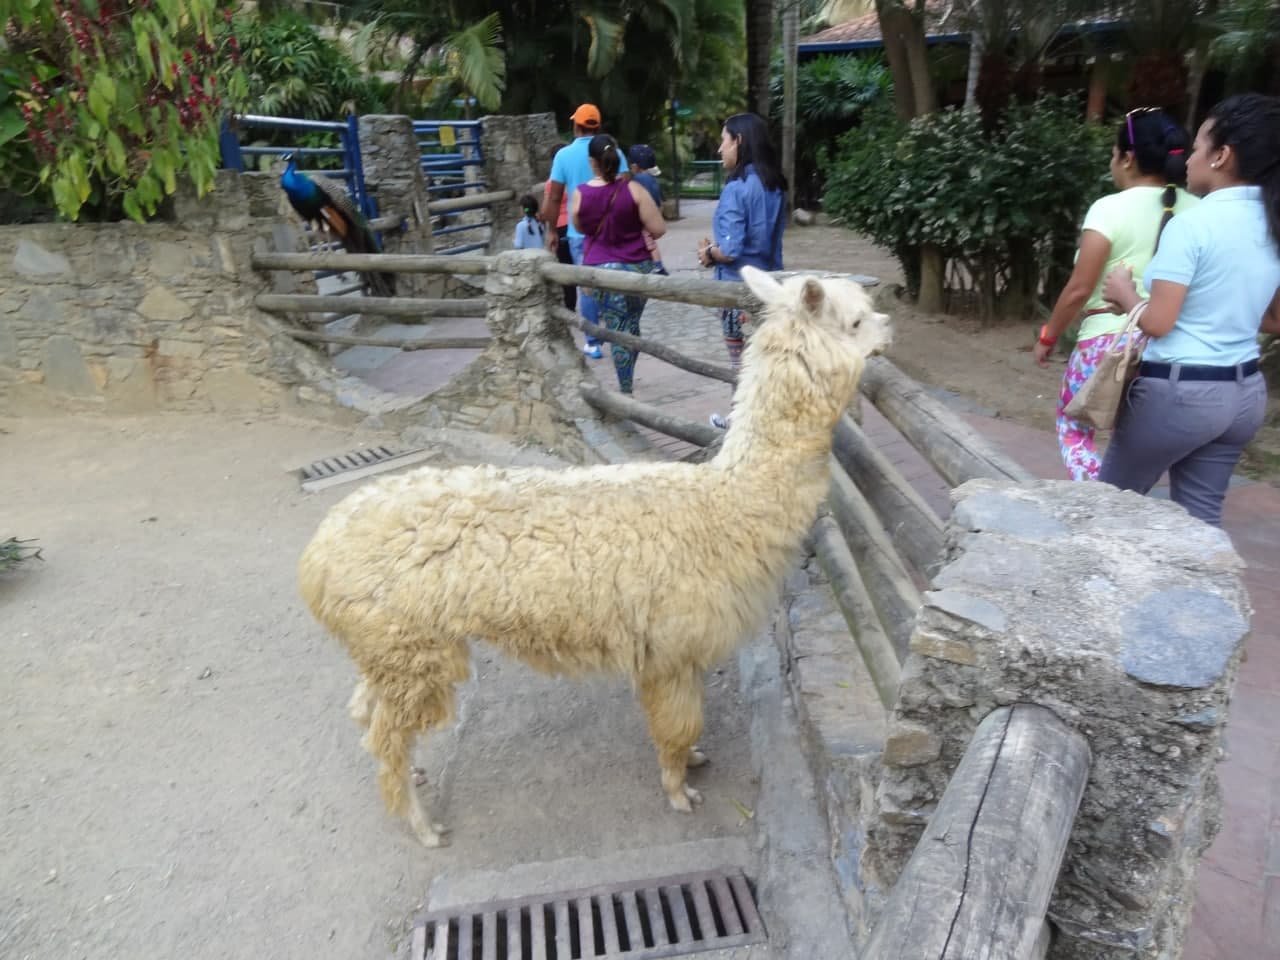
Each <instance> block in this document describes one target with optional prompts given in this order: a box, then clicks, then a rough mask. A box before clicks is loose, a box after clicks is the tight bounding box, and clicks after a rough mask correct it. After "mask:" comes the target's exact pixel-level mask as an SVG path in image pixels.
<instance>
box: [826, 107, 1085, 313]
mask: <svg viewBox="0 0 1280 960" xmlns="http://www.w3.org/2000/svg"><path fill="white" fill-rule="evenodd" d="M1109 144H1110V137H1109V134H1108V132H1107V131H1105V130H1103V129H1101V128H1099V127H1097V126H1096V125H1093V124H1089V123H1087V122H1085V121H1084V120H1083V119H1082V118H1081V110H1080V105H1079V104H1078V103H1077V102H1076V101H1075V100H1073V99H1069V98H1055V97H1045V98H1042V99H1040V100H1038V101H1036V102H1035V103H1032V104H1027V105H1016V104H1011V105H1010V107H1009V109H1008V110H1007V111H1006V112H1005V114H1004V116H1003V118H1002V123H1001V125H1000V126H999V127H998V128H997V129H996V130H995V131H993V132H992V133H991V134H989V135H988V134H986V133H984V132H983V130H982V125H981V119H980V117H979V116H978V114H977V113H976V112H964V111H961V110H947V111H943V112H940V113H935V114H930V115H928V116H925V117H920V118H917V119H916V120H914V121H912V122H911V123H910V124H903V123H902V122H900V121H898V120H897V119H896V118H895V117H894V116H893V115H892V114H891V113H890V112H889V111H888V110H886V109H878V110H876V111H874V112H872V113H871V114H869V115H868V116H867V117H865V118H864V120H863V123H862V126H861V127H860V128H859V129H857V130H855V131H852V132H850V133H848V134H846V135H845V136H844V137H842V138H841V140H840V148H839V151H838V152H837V153H836V154H835V156H834V157H833V158H831V159H830V160H829V162H828V168H827V192H826V195H825V197H824V200H823V203H824V206H825V208H826V209H827V210H828V211H829V212H831V213H832V214H833V215H835V216H837V217H840V218H842V219H843V221H844V224H845V225H846V226H848V227H850V228H852V229H854V230H858V231H860V232H862V233H865V234H867V235H868V236H869V237H870V238H871V239H872V240H874V241H875V242H876V243H879V244H881V245H882V246H885V247H887V248H889V249H890V250H892V251H893V252H894V253H895V255H896V256H897V257H898V259H899V261H900V262H901V264H902V268H903V272H904V274H905V275H906V277H907V280H908V287H909V288H910V289H911V290H912V291H915V290H916V289H918V285H919V280H920V266H919V264H920V259H919V251H920V248H921V247H922V246H924V245H932V246H935V247H937V248H938V249H939V250H940V251H941V252H942V254H943V256H944V258H945V260H946V262H947V276H948V278H949V280H950V281H951V283H950V287H951V289H950V293H951V294H952V295H953V296H952V303H953V304H955V303H957V302H959V301H961V300H962V299H964V300H968V301H969V302H970V303H971V305H973V306H975V307H976V308H977V310H978V311H979V312H980V313H981V314H982V315H983V316H984V317H990V316H993V315H995V314H1004V315H1014V316H1025V315H1026V314H1027V313H1028V312H1029V311H1031V310H1032V309H1033V308H1034V303H1035V301H1036V300H1037V299H1038V298H1042V299H1047V298H1051V297H1054V296H1056V295H1057V292H1058V289H1059V288H1060V287H1061V284H1062V282H1063V281H1064V280H1065V278H1066V275H1067V273H1069V272H1070V268H1071V259H1072V256H1073V254H1074V250H1075V244H1076V238H1077V234H1078V231H1079V224H1080V220H1081V218H1082V217H1083V215H1084V212H1085V210H1086V209H1087V208H1088V206H1089V204H1090V203H1092V202H1093V201H1094V200H1095V199H1096V198H1097V197H1098V196H1100V195H1101V194H1102V193H1103V192H1104V190H1105V189H1106V187H1107V184H1108V182H1109V181H1108V178H1107V171H1108V162H1107V161H1108V157H1109V155H1110V153H1109V152H1110V145H1109ZM960 295H967V296H964V297H962V296H960Z"/></svg>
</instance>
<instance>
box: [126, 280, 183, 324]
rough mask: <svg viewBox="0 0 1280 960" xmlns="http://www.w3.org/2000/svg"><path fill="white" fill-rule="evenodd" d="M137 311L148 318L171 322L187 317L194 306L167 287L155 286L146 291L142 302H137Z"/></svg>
mask: <svg viewBox="0 0 1280 960" xmlns="http://www.w3.org/2000/svg"><path fill="white" fill-rule="evenodd" d="M138 312H139V313H140V314H142V315H143V316H144V317H146V318H147V319H148V320H159V321H167V322H170V323H172V322H174V321H178V320H185V319H187V317H189V316H191V315H192V314H193V313H194V312H195V308H194V307H192V306H191V304H189V303H187V302H186V301H185V300H183V299H181V298H179V297H177V296H175V295H174V294H173V292H172V291H171V290H169V289H168V288H166V287H161V286H155V287H152V288H151V289H150V290H148V291H147V293H146V296H144V297H143V298H142V302H141V303H139V304H138Z"/></svg>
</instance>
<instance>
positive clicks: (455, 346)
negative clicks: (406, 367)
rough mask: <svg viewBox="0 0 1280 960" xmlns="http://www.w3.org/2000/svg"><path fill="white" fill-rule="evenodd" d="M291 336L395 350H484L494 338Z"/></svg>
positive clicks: (299, 333)
mask: <svg viewBox="0 0 1280 960" xmlns="http://www.w3.org/2000/svg"><path fill="white" fill-rule="evenodd" d="M286 332H287V333H288V334H289V336H291V337H293V339H295V340H302V341H304V342H306V343H332V344H337V345H340V346H344V347H389V348H392V349H395V350H406V351H408V350H483V349H484V348H485V347H487V346H488V345H489V342H490V340H492V339H493V338H492V337H422V338H419V339H412V338H407V337H397V338H395V339H391V340H385V339H382V338H379V337H353V336H346V335H343V334H338V333H314V332H312V331H310V330H288V331H286Z"/></svg>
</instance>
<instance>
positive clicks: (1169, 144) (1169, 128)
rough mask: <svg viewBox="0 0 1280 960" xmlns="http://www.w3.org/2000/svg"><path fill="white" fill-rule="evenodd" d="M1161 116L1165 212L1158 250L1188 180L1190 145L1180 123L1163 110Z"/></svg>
mask: <svg viewBox="0 0 1280 960" xmlns="http://www.w3.org/2000/svg"><path fill="white" fill-rule="evenodd" d="M1160 118H1161V120H1162V121H1163V127H1162V133H1163V144H1162V150H1163V153H1164V182H1165V188H1164V194H1163V195H1162V196H1161V201H1162V206H1163V207H1164V213H1163V214H1162V215H1161V217H1160V228H1159V229H1158V230H1157V231H1156V246H1155V249H1156V250H1159V249H1160V237H1161V235H1162V234H1163V233H1164V228H1165V227H1166V226H1168V225H1169V221H1170V220H1172V219H1173V209H1174V207H1175V206H1177V203H1178V188H1179V187H1180V186H1182V185H1183V184H1185V183H1186V182H1187V149H1188V148H1189V146H1190V138H1189V137H1188V136H1187V132H1186V131H1185V130H1183V129H1182V126H1181V125H1180V124H1178V123H1177V122H1175V121H1174V120H1173V119H1172V118H1171V117H1169V115H1168V114H1166V113H1164V112H1163V111H1162V112H1161V114H1160Z"/></svg>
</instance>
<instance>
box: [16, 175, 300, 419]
mask: <svg viewBox="0 0 1280 960" xmlns="http://www.w3.org/2000/svg"><path fill="white" fill-rule="evenodd" d="M244 185H245V182H244V180H243V179H242V178H241V177H239V176H237V175H236V174H234V173H232V172H229V171H228V172H224V173H222V174H219V177H218V181H217V187H216V190H215V192H214V193H213V194H211V195H210V196H208V197H207V198H205V199H204V200H202V201H198V202H197V201H195V200H194V198H187V197H180V198H178V200H177V202H176V203H175V208H176V210H177V215H176V222H172V223H163V222H155V223H147V224H136V223H132V222H123V223H102V224H92V223H74V224H35V225H25V226H13V227H3V228H0V402H3V404H4V406H5V407H6V408H7V409H10V410H14V409H30V408H40V407H49V406H63V407H71V408H73V409H75V408H99V409H106V410H113V411H120V412H133V411H141V410H150V409H156V408H163V409H173V410H211V409H212V410H254V411H269V410H276V409H279V408H280V407H281V406H282V405H288V404H290V403H294V402H299V401H301V402H305V397H300V396H299V395H298V392H297V391H298V388H299V387H301V386H302V385H304V384H306V383H308V382H311V381H314V380H316V379H320V378H322V377H323V375H324V374H323V371H322V370H321V368H319V367H318V366H317V365H316V363H315V361H314V358H313V355H312V354H311V353H310V351H308V350H307V349H306V348H303V347H301V346H299V345H298V344H296V343H295V342H294V341H293V340H291V339H290V338H289V337H288V336H287V335H285V334H284V333H283V330H282V327H281V325H280V323H279V321H277V320H276V319H275V318H273V317H271V316H268V315H267V314H264V313H261V312H260V311H258V310H255V309H254V308H253V306H252V299H253V297H254V295H256V293H257V292H259V291H260V290H261V289H263V286H264V283H263V280H262V279H261V278H259V277H257V276H256V275H255V274H254V273H253V272H252V271H251V269H250V266H249V257H250V251H251V250H252V249H253V247H254V245H255V243H258V244H259V245H269V244H272V243H274V242H275V239H273V237H272V233H273V230H275V229H276V228H277V227H279V226H280V222H279V221H278V220H275V219H274V218H272V219H270V220H259V219H255V218H254V217H252V216H250V204H249V195H248V193H247V192H246V190H245V189H244ZM277 193H278V190H277Z"/></svg>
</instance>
